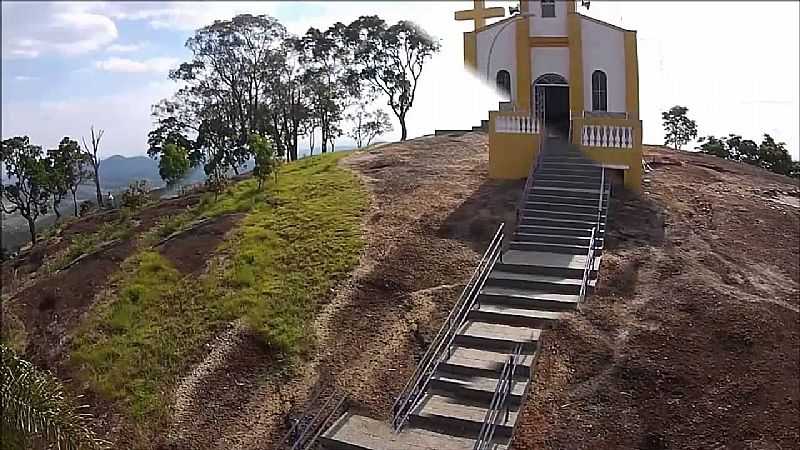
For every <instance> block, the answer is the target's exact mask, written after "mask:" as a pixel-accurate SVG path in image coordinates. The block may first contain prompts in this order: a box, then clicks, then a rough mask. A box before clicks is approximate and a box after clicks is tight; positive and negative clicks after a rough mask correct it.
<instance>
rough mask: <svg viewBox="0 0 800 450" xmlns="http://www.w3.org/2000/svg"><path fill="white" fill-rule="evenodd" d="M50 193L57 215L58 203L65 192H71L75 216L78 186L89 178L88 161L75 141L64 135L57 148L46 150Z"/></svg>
mask: <svg viewBox="0 0 800 450" xmlns="http://www.w3.org/2000/svg"><path fill="white" fill-rule="evenodd" d="M47 153H48V160H49V166H50V168H49V173H48V176H49V178H50V182H51V183H50V184H51V194H52V195H53V196H54V202H53V210H54V211H55V212H56V216H57V217H58V216H59V212H58V204H59V203H60V202H61V199H62V198H63V197H64V196H66V194H67V193H71V194H72V205H73V207H74V212H75V216H76V217H77V216H78V198H77V192H78V186H80V185H81V184H82V183H83V182H84V181H85V180H87V179H89V178H91V173H90V172H89V166H90V164H91V163H90V162H89V160H88V159H87V157H86V155H85V154H84V153H83V152H82V151H81V147H80V145H79V144H78V142H77V141H75V140H73V139H70V138H69V137H64V138H63V139H61V142H60V143H59V144H58V148H56V149H53V150H48V152H47Z"/></svg>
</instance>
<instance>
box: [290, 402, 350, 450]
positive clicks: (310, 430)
mask: <svg viewBox="0 0 800 450" xmlns="http://www.w3.org/2000/svg"><path fill="white" fill-rule="evenodd" d="M318 397H319V394H317V397H315V398H314V400H312V402H311V403H312V404H313V403H314V402H316V399H317V398H318ZM346 404H347V397H345V396H344V395H340V394H335V393H334V394H333V395H331V396H330V397H328V399H327V400H326V401H325V402H324V403H323V404H322V406H321V407H320V408H319V410H318V411H316V413H314V414H313V415H312V414H311V408H310V407H309V408H308V409H306V411H304V412H303V415H302V416H301V417H300V419H299V420H297V421H296V422H295V423H294V424H293V425H292V427H291V428H290V429H289V431H288V432H286V434H285V435H284V436H283V438H282V439H281V441H280V443H279V444H278V446H277V447H275V448H276V449H279V448H281V449H283V448H285V449H289V450H309V449H311V448H313V446H314V444H315V443H316V441H317V439H319V437H320V436H321V435H322V433H324V432H325V430H327V429H328V428H329V427H330V426H331V425H332V422H333V421H334V420H336V419H337V418H338V417H339V414H340V413H341V412H342V411H343V410H344V409H346Z"/></svg>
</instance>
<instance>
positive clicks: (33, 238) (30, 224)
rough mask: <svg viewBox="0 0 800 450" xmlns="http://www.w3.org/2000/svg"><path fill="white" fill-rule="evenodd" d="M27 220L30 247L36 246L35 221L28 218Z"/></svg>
mask: <svg viewBox="0 0 800 450" xmlns="http://www.w3.org/2000/svg"><path fill="white" fill-rule="evenodd" d="M26 219H28V231H30V233H31V246H34V245H36V220H35V219H32V218H30V217H26Z"/></svg>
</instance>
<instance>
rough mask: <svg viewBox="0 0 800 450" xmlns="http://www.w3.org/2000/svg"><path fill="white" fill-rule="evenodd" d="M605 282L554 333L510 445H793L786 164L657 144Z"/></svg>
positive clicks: (791, 239)
mask: <svg viewBox="0 0 800 450" xmlns="http://www.w3.org/2000/svg"><path fill="white" fill-rule="evenodd" d="M647 159H649V160H651V165H652V166H653V167H654V172H653V173H651V174H649V175H647V176H646V178H648V179H649V182H646V183H645V193H644V194H643V196H642V197H640V198H635V197H630V198H626V197H624V196H620V195H618V194H615V198H614V200H613V203H612V208H613V209H612V213H611V215H610V216H611V223H610V226H609V233H608V236H607V237H608V239H607V242H608V247H607V251H606V252H605V254H604V256H603V265H602V268H601V280H600V284H599V287H598V291H597V293H596V294H595V295H593V296H591V297H590V298H589V299H588V301H587V303H586V304H585V305H584V307H583V308H582V312H581V313H580V314H576V315H574V316H572V317H570V318H568V319H567V320H564V321H563V322H562V323H561V324H560V325H559V327H558V328H557V329H555V330H553V331H552V332H548V333H546V334H545V337H544V340H543V343H542V344H543V348H542V353H541V356H540V358H539V360H538V364H537V367H536V373H537V375H536V384H535V387H534V390H533V391H532V392H533V394H532V395H531V397H530V398H529V400H528V402H527V404H526V405H525V408H524V412H523V415H522V418H521V419H520V424H519V427H518V429H517V439H516V440H515V446H514V448H516V449H539V448H550V449H562V448H569V449H596V448H626V449H627V448H631V449H636V448H638V449H649V450H660V449H718V448H719V449H721V448H730V449H787V448H798V446H800V410H798V408H799V407H800V404H799V402H800V381H798V377H797V374H798V373H800V361H799V360H800V355H799V354H798V348H800V314H798V306H800V297H799V294H800V291H799V290H798V277H800V211H799V210H798V208H797V207H795V206H791V204H788V203H787V202H783V201H776V199H778V200H780V199H782V198H783V197H789V198H794V199H796V198H798V186H797V184H796V183H794V184H793V183H792V182H791V181H790V180H789V179H788V178H784V177H780V176H777V175H773V174H769V173H767V172H765V171H762V170H760V169H756V168H753V167H750V166H746V165H743V164H737V163H732V162H727V161H722V160H719V159H717V158H712V157H707V156H703V155H693V154H687V153H676V152H670V151H664V150H659V149H650V151H649V152H648V156H647Z"/></svg>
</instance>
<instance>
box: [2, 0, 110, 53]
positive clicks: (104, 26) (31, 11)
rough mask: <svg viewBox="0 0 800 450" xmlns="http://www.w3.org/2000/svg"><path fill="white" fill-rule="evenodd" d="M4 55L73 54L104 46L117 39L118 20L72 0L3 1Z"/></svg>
mask: <svg viewBox="0 0 800 450" xmlns="http://www.w3.org/2000/svg"><path fill="white" fill-rule="evenodd" d="M2 16H3V18H2V51H3V57H4V58H11V59H13V58H36V57H39V56H41V55H45V54H49V53H56V54H60V55H65V56H73V55H78V54H83V53H87V52H90V51H93V50H97V49H99V48H101V47H104V46H106V45H108V44H110V43H111V42H113V41H114V40H115V39H116V38H117V35H118V33H117V27H116V25H115V24H114V21H113V20H111V19H110V18H109V17H106V16H104V15H101V14H95V13H91V12H86V11H81V10H80V9H75V8H74V7H73V4H69V3H63V4H62V3H36V2H34V3H8V2H3V3H2Z"/></svg>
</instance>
